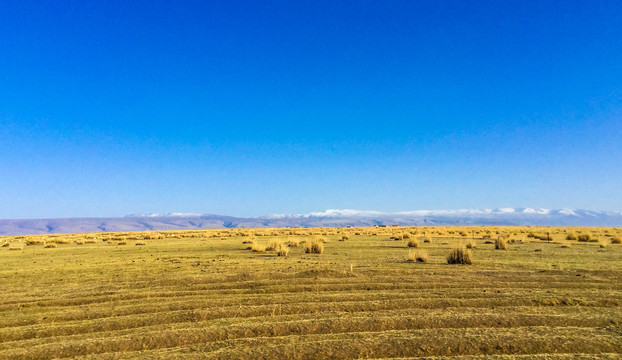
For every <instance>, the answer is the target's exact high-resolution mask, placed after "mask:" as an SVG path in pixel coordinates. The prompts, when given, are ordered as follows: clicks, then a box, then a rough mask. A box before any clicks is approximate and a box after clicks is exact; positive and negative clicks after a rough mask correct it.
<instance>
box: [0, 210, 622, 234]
mask: <svg viewBox="0 0 622 360" xmlns="http://www.w3.org/2000/svg"><path fill="white" fill-rule="evenodd" d="M393 224H397V225H401V226H433V225H445V226H447V225H462V226H468V225H521V226H527V225H532V226H622V213H620V212H611V211H591V210H571V209H558V210H551V209H541V208H518V209H515V208H500V209H463V210H414V211H403V212H393V213H389V212H380V211H368V210H349V209H343V210H326V211H322V212H312V213H308V214H275V215H269V216H262V217H251V218H240V217H233V216H224V215H211V214H188V213H169V214H135V215H128V216H124V217H116V218H115V217H110V218H68V219H36V220H0V236H7V235H31V234H67V233H86V232H112V231H149V230H187V229H208V228H261V227H321V226H373V225H393Z"/></svg>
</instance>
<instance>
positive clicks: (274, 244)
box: [266, 240, 284, 251]
mask: <svg viewBox="0 0 622 360" xmlns="http://www.w3.org/2000/svg"><path fill="white" fill-rule="evenodd" d="M282 247H284V245H283V242H282V241H280V240H273V241H271V242H270V243H269V244H268V246H267V247H266V251H277V250H278V249H280V248H282Z"/></svg>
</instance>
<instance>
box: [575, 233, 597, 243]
mask: <svg viewBox="0 0 622 360" xmlns="http://www.w3.org/2000/svg"><path fill="white" fill-rule="evenodd" d="M577 240H579V241H580V242H596V241H597V240H596V239H594V238H592V236H591V235H590V234H581V235H579V236H577Z"/></svg>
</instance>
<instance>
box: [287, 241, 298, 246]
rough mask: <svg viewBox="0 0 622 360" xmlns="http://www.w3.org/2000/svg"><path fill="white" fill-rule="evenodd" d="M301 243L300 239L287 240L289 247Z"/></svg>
mask: <svg viewBox="0 0 622 360" xmlns="http://www.w3.org/2000/svg"><path fill="white" fill-rule="evenodd" d="M299 244H300V240H289V241H288V242H287V246H289V247H298V245H299Z"/></svg>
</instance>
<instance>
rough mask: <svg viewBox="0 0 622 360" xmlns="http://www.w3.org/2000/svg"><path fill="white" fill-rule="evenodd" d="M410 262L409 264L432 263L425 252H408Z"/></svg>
mask: <svg viewBox="0 0 622 360" xmlns="http://www.w3.org/2000/svg"><path fill="white" fill-rule="evenodd" d="M407 259H408V261H409V262H418V263H427V262H430V258H429V257H428V254H427V253H426V252H425V251H420V250H418V251H412V250H410V251H409V252H408V258H407Z"/></svg>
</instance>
